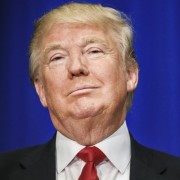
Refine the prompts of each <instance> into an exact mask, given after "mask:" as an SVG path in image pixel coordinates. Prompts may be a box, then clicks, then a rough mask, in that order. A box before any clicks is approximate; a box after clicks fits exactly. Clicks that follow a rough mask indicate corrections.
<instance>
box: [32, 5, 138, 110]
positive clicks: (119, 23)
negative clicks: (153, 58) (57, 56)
mask: <svg viewBox="0 0 180 180" xmlns="http://www.w3.org/2000/svg"><path fill="white" fill-rule="evenodd" d="M56 23H62V24H65V23H66V24H67V23H80V24H88V25H91V24H92V25H93V24H95V25H98V26H99V27H100V28H104V29H105V30H106V31H107V33H111V34H110V35H111V37H112V38H113V40H114V41H115V42H116V43H117V46H118V47H119V51H120V54H121V56H122V59H123V61H124V64H125V68H126V69H127V70H128V69H129V68H131V69H132V70H137V69H138V64H137V62H136V59H135V53H134V50H133V44H132V41H133V33H132V28H131V25H130V23H129V20H128V19H127V18H126V16H125V15H124V14H123V13H120V12H119V11H117V10H115V9H113V8H110V7H103V6H101V5H99V4H85V3H69V4H65V5H63V6H59V7H57V8H55V9H53V10H51V11H49V12H48V13H47V14H45V15H44V16H42V17H41V18H40V19H38V20H37V21H36V23H35V28H34V33H33V36H32V40H31V43H30V48H29V54H30V79H31V81H32V82H34V81H35V80H36V79H37V77H38V75H39V74H40V68H39V66H40V61H41V59H42V54H43V53H42V49H41V41H42V39H43V36H44V34H45V33H46V32H47V31H48V30H49V29H50V28H51V26H52V25H54V24H56ZM132 97H133V92H131V93H129V94H128V96H127V110H128V109H129V108H130V107H131V104H132Z"/></svg>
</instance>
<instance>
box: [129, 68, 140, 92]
mask: <svg viewBox="0 0 180 180" xmlns="http://www.w3.org/2000/svg"><path fill="white" fill-rule="evenodd" d="M138 72H139V71H138V68H130V69H129V70H128V71H127V91H128V92H132V91H134V90H135V89H136V87H137V84H138Z"/></svg>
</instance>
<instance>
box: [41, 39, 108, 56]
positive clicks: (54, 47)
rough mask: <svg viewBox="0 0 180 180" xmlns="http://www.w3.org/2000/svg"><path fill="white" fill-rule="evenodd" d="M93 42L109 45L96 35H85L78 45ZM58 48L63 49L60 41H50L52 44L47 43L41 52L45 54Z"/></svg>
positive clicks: (83, 45) (106, 46)
mask: <svg viewBox="0 0 180 180" xmlns="http://www.w3.org/2000/svg"><path fill="white" fill-rule="evenodd" d="M93 43H100V44H102V45H103V46H104V47H105V48H107V49H108V47H109V46H108V43H107V41H105V40H103V39H100V38H97V37H89V38H87V37H85V38H83V39H82V42H81V43H80V44H81V45H80V46H81V47H85V46H87V45H88V44H93ZM58 49H62V50H65V48H64V47H63V45H62V43H58V42H57V43H52V44H49V45H48V46H47V47H45V49H44V50H43V53H44V55H46V54H48V53H49V52H50V51H53V50H58Z"/></svg>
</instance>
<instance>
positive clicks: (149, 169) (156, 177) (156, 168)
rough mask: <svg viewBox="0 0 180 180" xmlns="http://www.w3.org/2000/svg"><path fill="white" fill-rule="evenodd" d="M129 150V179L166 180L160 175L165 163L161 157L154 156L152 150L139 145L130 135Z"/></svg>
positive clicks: (164, 170) (164, 169)
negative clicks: (130, 156) (130, 153)
mask: <svg viewBox="0 0 180 180" xmlns="http://www.w3.org/2000/svg"><path fill="white" fill-rule="evenodd" d="M131 151H132V158H131V171H130V180H161V179H163V180H166V179H165V178H164V177H163V176H162V175H163V174H164V173H165V172H166V169H167V168H166V165H165V164H164V163H163V160H162V159H159V158H156V157H154V153H152V152H153V151H151V150H147V149H146V148H145V147H143V146H141V145H139V144H138V143H137V142H136V141H135V140H134V139H133V138H132V137H131Z"/></svg>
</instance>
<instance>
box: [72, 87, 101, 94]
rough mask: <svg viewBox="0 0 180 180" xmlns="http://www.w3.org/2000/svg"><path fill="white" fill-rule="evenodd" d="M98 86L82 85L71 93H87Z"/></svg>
mask: <svg viewBox="0 0 180 180" xmlns="http://www.w3.org/2000/svg"><path fill="white" fill-rule="evenodd" d="M97 88H98V87H96V86H82V87H77V88H75V89H73V90H72V91H71V92H70V93H69V95H80V94H85V93H89V92H91V91H93V90H94V89H97Z"/></svg>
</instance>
